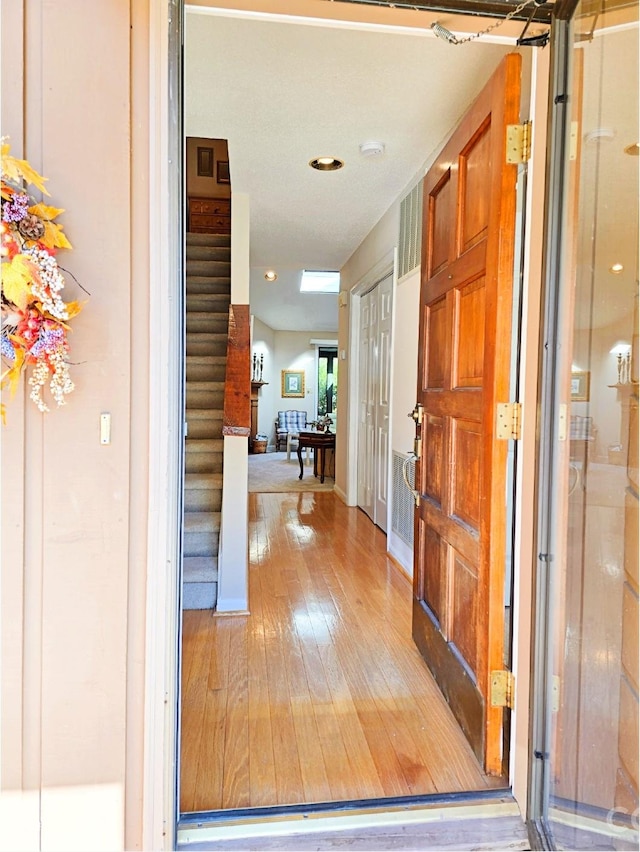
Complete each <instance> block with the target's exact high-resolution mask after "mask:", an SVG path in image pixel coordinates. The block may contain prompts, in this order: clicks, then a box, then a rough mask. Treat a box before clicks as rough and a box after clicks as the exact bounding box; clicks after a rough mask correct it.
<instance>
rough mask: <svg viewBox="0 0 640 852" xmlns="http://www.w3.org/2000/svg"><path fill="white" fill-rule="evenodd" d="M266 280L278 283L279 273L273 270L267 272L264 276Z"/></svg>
mask: <svg viewBox="0 0 640 852" xmlns="http://www.w3.org/2000/svg"><path fill="white" fill-rule="evenodd" d="M264 280H265V281H277V280H278V273H277V272H275V271H274V270H273V269H267V271H266V272H265V274H264Z"/></svg>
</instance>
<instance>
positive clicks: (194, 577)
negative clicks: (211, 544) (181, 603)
mask: <svg viewBox="0 0 640 852" xmlns="http://www.w3.org/2000/svg"><path fill="white" fill-rule="evenodd" d="M182 579H183V581H184V582H185V583H211V582H214V581H215V580H217V579H218V557H217V556H187V557H185V558H184V559H183V560H182Z"/></svg>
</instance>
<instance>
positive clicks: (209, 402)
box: [187, 385, 224, 438]
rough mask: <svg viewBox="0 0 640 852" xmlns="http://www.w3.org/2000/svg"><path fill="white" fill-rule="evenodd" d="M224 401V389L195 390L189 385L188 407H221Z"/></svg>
mask: <svg viewBox="0 0 640 852" xmlns="http://www.w3.org/2000/svg"><path fill="white" fill-rule="evenodd" d="M223 403H224V391H206V390H193V389H192V388H190V387H189V385H187V408H218V409H221V408H222V405H223ZM191 437H192V438H193V435H191Z"/></svg>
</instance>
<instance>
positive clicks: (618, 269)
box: [609, 263, 624, 275]
mask: <svg viewBox="0 0 640 852" xmlns="http://www.w3.org/2000/svg"><path fill="white" fill-rule="evenodd" d="M623 269H624V266H623V265H622V264H621V263H614V264H613V266H610V267H609V272H613V274H614V275H617V274H618V273H619V272H622V270H623Z"/></svg>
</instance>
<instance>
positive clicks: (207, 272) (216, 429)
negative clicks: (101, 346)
mask: <svg viewBox="0 0 640 852" xmlns="http://www.w3.org/2000/svg"><path fill="white" fill-rule="evenodd" d="M186 277H187V293H186V323H187V328H186V332H187V341H186V344H187V346H186V351H187V364H186V409H187V410H186V420H187V437H186V440H185V495H184V547H183V588H182V606H183V609H212V608H213V607H214V606H215V603H216V597H217V587H218V542H219V538H220V508H221V505H222V446H223V439H222V410H223V399H224V382H225V373H226V362H227V328H228V322H229V302H230V294H231V238H230V236H229V235H227V234H220V235H218V234H187V255H186Z"/></svg>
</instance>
